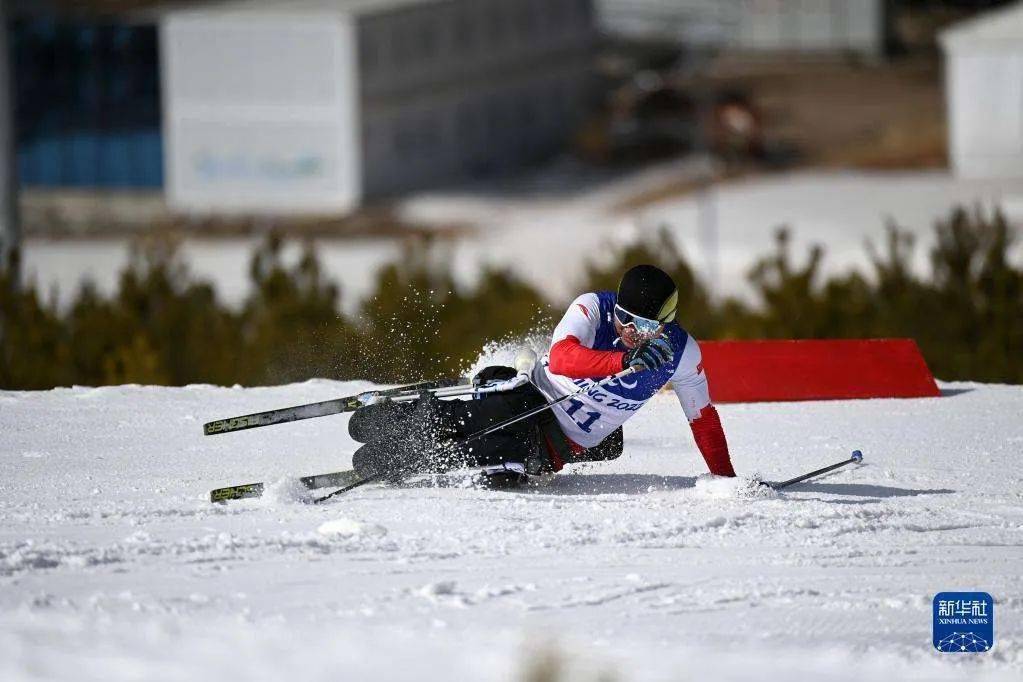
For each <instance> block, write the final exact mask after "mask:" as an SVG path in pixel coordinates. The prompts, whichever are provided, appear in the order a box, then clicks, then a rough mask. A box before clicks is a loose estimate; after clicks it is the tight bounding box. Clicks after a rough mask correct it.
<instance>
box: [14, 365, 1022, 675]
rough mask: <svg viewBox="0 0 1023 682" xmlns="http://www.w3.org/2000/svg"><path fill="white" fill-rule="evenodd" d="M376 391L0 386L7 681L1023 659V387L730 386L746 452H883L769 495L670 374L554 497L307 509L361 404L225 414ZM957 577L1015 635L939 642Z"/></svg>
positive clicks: (671, 670)
mask: <svg viewBox="0 0 1023 682" xmlns="http://www.w3.org/2000/svg"><path fill="white" fill-rule="evenodd" d="M365 387H366V384H365V383H359V382H349V383H336V382H328V381H310V382H307V383H302V384H296V385H290V386H281V387H270V388H248V389H244V388H237V387H236V388H219V387H212V386H189V387H185V388H155V387H142V386H122V387H110V388H83V387H76V388H69V389H67V388H66V389H57V390H53V391H47V392H38V393H16V392H0V679H3V680H5V681H12V682H13V681H17V680H37V679H67V680H105V681H109V680H129V679H130V680H139V679H145V680H185V679H188V680H196V679H225V678H231V679H240V680H280V679H293V680H303V681H310V680H368V679H404V680H424V679H425V680H453V679H465V680H468V679H472V680H516V679H526V675H527V670H528V668H529V666H530V661H535V660H537V659H538V658H542V657H543V656H545V655H553V654H551V653H550V652H552V651H553V652H557V655H560V656H561V657H562V659H563V660H564V664H565V666H566V669H567V671H568V672H567V673H566V676H565V677H564V678H563V679H579V680H597V679H609V678H608V677H607V675H611V674H613V675H616V677H615V679H618V680H622V681H623V682H626V681H632V680H654V679H657V680H686V679H694V680H696V679H715V680H718V679H764V678H765V677H766V676H767V675H768V674H770V675H772V676H774V677H775V678H776V679H813V680H857V681H858V682H861V681H864V680H866V681H869V680H885V681H888V680H895V679H900V680H902V679H929V680H933V679H973V680H983V679H1020V674H1021V670H1023V578H1021V575H1020V574H1021V568H1020V567H1021V566H1023V549H1021V546H1023V473H1021V471H1020V465H1021V459H1020V452H1021V451H1023V420H1021V419H1020V415H1021V414H1023V387H1019V386H997V385H980V384H962V383H957V384H944V385H943V388H944V389H945V393H946V395H945V397H942V398H938V399H927V400H873V401H852V402H818V403H787V404H786V403H780V404H748V405H725V406H722V408H721V413H722V420H723V422H724V424H725V428H726V430H727V432H728V436H729V439H730V443H731V449H732V451H733V453H734V454H733V458H734V461H735V465H736V468H737V469H738V470H740V472H747V473H748V472H753V471H759V472H761V473H762V474H763V475H764V476H765V478H768V479H773V480H779V479H782V478H788V477H790V476H794V475H796V474H799V473H802V472H803V471H805V470H808V469H811V468H816V467H819V466H822V465H824V464H828V463H830V462H832V461H837V460H840V459H844V458H845V457H847V456H848V453H849V451H850V450H851V449H853V448H861V449H862V450H863V452H864V453H865V456H866V460H865V461H866V464H865V465H863V466H862V467H860V468H846V469H844V470H841V471H840V472H839V473H836V474H834V475H832V476H829V477H826V478H824V479H821V480H817V481H814V482H812V483H807V484H803V485H801V486H799V487H796V488H793V489H791V491H790V492H786V493H784V494H783V495H778V496H777V497H772V498H767V499H752V500H751V499H740V498H738V497H737V496H736V495H735V494H734V492H733V485H732V484H731V483H730V482H727V481H722V480H711V479H708V478H706V477H700V474H701V473H702V472H703V471H704V468H703V465H702V461H701V459H700V457H699V455H698V454H697V452H696V450H695V447H694V445H693V443H692V440H691V435H690V434H689V430H688V428H687V426H686V424H685V421H684V419H683V418H682V417H681V413H680V410H679V408H678V406H677V404H676V403H675V399H674V397H673V396H670V395H660V396H657V397H655V398H654V400H653V401H651V403H650V404H649V405H648V406H647V407H646V408H645V409H644V410H643V411H642V412H640V413H639V414H638V415H637V416H636V417H635V419H634V420H633V421H630V422H629V424H628V426H627V428H626V454H625V455H624V456H623V457H622V458H620V459H619V460H617V461H614V462H607V463H600V464H590V465H583V466H579V467H576V468H572V469H570V470H568V471H567V472H566V473H563V474H562V475H560V476H559V477H558V478H557V479H556V480H555V481H554V483H553V484H552V485H551V486H550V487H547V488H544V489H540V490H538V491H534V492H488V491H480V490H475V489H471V488H467V487H464V486H463V485H461V479H460V478H459V477H457V476H449V477H446V478H444V479H443V480H441V481H437V482H435V483H440V485H427V484H426V483H423V484H421V485H414V486H411V487H406V488H400V489H395V488H386V487H379V486H367V487H365V488H361V489H359V490H356V491H353V492H352V493H350V494H348V495H347V496H343V497H340V498H338V499H336V500H334V501H332V502H331V503H328V504H324V505H321V506H312V505H307V504H303V503H302V502H300V501H299V499H298V496H297V495H296V493H294V492H293V490H292V486H291V485H289V483H288V480H287V479H286V477H288V476H293V475H298V474H310V473H319V472H325V471H331V470H334V469H337V468H339V467H345V466H347V465H348V464H349V462H350V457H351V454H352V452H353V451H354V449H355V444H354V443H353V442H352V441H351V440H350V439H349V438H348V437H347V433H346V429H345V426H346V421H347V417H344V416H337V417H327V418H322V419H315V420H310V421H305V422H299V423H293V424H289V425H282V426H276V427H270V428H263V429H254V430H251V431H246V432H241V433H237V434H231V435H220V436H215V437H208V438H207V437H203V436H202V429H201V424H202V423H203V422H204V421H208V420H210V419H213V418H217V417H224V416H229V415H234V414H243V413H247V412H252V411H256V410H262V409H267V408H272V407H280V406H285V405H289V404H295V403H301V402H308V401H314V400H323V399H327V398H330V397H335V396H338V395H343V394H348V393H351V392H353V391H357V390H361V389H363V388H365ZM261 479H263V480H269V481H277V483H276V484H275V485H273V486H272V489H271V492H270V494H269V495H268V496H267V497H266V498H264V499H262V500H253V501H245V502H241V503H235V504H232V505H229V506H214V505H211V504H210V503H209V502H208V501H207V499H206V496H207V494H208V490H209V489H210V488H212V487H216V486H220V485H225V484H230V483H240V482H247V481H251V480H261ZM945 590H966V591H969V590H983V591H987V592H990V593H991V594H992V595H993V596H994V597H995V599H996V608H995V633H996V634H995V637H996V644H995V648H994V650H993V651H991V652H989V653H986V654H980V655H949V654H939V653H936V652H935V651H934V650H933V649H932V647H931V644H930V636H931V632H930V628H931V599H932V597H933V595H934V594H935V593H936V592H939V591H945ZM602 675H603V676H604V677H601V676H602Z"/></svg>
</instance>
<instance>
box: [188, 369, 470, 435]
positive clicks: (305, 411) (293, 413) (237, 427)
mask: <svg viewBox="0 0 1023 682" xmlns="http://www.w3.org/2000/svg"><path fill="white" fill-rule="evenodd" d="M457 383H458V382H457V381H453V380H441V381H421V382H419V383H415V384H408V385H405V386H398V387H396V388H387V389H383V390H377V391H365V392H364V393H359V394H357V395H352V396H348V397H345V398H335V399H333V400H324V401H322V402H318V403H308V404H306V405H295V406H294V407H284V408H281V409H277V410H267V411H266V412H256V413H253V414H246V415H242V416H240V417H227V418H225V419H217V420H215V421H211V422H208V423H206V424H203V426H202V430H203V435H206V436H214V435H217V434H219V433H233V432H235V431H244V430H245V429H254V428H258V427H261V426H273V425H274V424H285V423H287V422H293V421H298V420H300V419H312V418H314V417H326V416H327V415H331V414H341V413H343V412H354V411H355V410H357V409H359V408H360V407H363V406H365V405H367V404H369V403H370V402H371V401H372V400H373V399H375V398H389V397H396V396H405V395H413V396H414V395H417V394H418V393H419V392H421V391H429V390H434V389H441V388H445V387H448V386H455V385H457Z"/></svg>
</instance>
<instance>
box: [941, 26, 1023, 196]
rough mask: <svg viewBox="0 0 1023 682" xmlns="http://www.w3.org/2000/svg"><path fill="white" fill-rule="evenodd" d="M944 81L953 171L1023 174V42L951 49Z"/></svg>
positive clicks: (979, 175)
mask: <svg viewBox="0 0 1023 682" xmlns="http://www.w3.org/2000/svg"><path fill="white" fill-rule="evenodd" d="M945 81H946V94H945V96H946V101H947V106H948V125H949V136H948V139H949V156H950V160H951V162H952V166H953V168H954V169H955V172H956V174H957V175H959V176H962V177H970V178H984V177H1023V45H1019V46H1016V47H1009V46H1007V47H1003V48H984V47H968V46H964V47H962V48H960V49H956V50H950V51H948V52H947V58H946V62H945Z"/></svg>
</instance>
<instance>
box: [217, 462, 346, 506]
mask: <svg viewBox="0 0 1023 682" xmlns="http://www.w3.org/2000/svg"><path fill="white" fill-rule="evenodd" d="M298 480H299V482H300V483H301V484H302V485H304V486H305V487H306V488H307V489H309V490H316V489H318V488H333V487H345V486H349V485H351V484H353V483H356V482H358V481H360V480H362V479H360V477H359V475H358V474H357V473H355V471H353V470H351V469H348V470H346V471H334V472H331V473H329V474H317V475H316V476H303V477H302V478H300V479H298ZM265 488H266V485H265V484H264V483H243V484H241V485H232V486H228V487H226V488H217V489H216V490H211V491H210V502H222V503H223V502H229V501H230V500H245V499H252V498H256V497H261V496H262V495H263V491H264V489H265Z"/></svg>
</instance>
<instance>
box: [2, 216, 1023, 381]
mask: <svg viewBox="0 0 1023 682" xmlns="http://www.w3.org/2000/svg"><path fill="white" fill-rule="evenodd" d="M936 236H937V242H936V244H935V246H934V248H933V249H932V252H931V254H930V256H931V260H930V262H931V273H930V276H929V277H926V278H921V277H919V276H917V275H916V274H914V272H913V270H912V269H911V267H910V263H911V262H912V258H913V253H914V244H913V240H912V238H911V236H910V235H908V234H907V233H905V232H904V231H902V230H900V229H899V228H898V227H897V226H895V225H889V226H888V233H887V239H886V242H885V243H884V244H883V245H882V246H881V247H880V248H879V247H876V246H875V245H873V244H868V245H867V248H868V255H869V257H870V260H871V271H870V272H868V273H864V274H859V273H852V274H848V275H842V276H836V277H831V278H828V279H826V280H823V278H822V276H821V273H820V266H821V263H822V262H823V258H824V250H823V248H821V247H820V246H814V247H812V248H811V249H810V252H809V254H808V256H807V258H806V260H805V261H804V262H802V263H801V264H796V263H794V259H793V256H792V254H791V248H790V240H789V234H788V232H787V231H786V230H781V231H779V233H778V236H777V241H776V248H775V250H774V252H773V253H771V254H767V255H765V256H764V257H762V258H761V259H759V260H758V261H757V262H756V263H755V265H754V266H753V267H752V268H751V270H750V273H749V277H750V282H751V283H752V285H753V287H754V290H755V292H756V294H757V297H758V299H759V300H758V303H757V304H756V305H752V306H750V305H747V304H744V303H742V302H740V301H737V300H731V299H727V300H724V301H720V302H715V301H714V300H713V299H712V298H711V297H710V296H709V294H708V291H707V289H706V288H705V287H704V285H703V284H702V283H701V282H700V281H699V279H698V278H697V277H696V276H695V275H694V272H693V270H692V268H691V267H690V266H689V265H688V263H687V262H686V259H685V257H684V254H683V253H682V252H681V251H680V249H679V248H678V247H677V245H676V244H675V242H674V241H673V240H672V239H671V237H670V235H669V234H668V233H667V232H666V231H661V232H660V233H659V234H658V235H656V236H655V237H654V238H653V239H652V240H651V241H650V242H648V243H644V242H640V243H636V244H633V245H630V246H627V247H624V248H619V249H612V250H611V251H610V252H609V256H610V258H609V259H607V260H605V261H602V262H601V263H599V264H597V263H589V264H588V265H587V267H586V271H585V275H584V279H583V281H582V282H581V283H580V286H579V291H594V290H600V289H614V288H615V287H617V284H618V278H619V277H620V276H621V273H622V272H624V271H625V270H626V269H627V268H628V267H631V266H633V265H636V264H639V263H654V264H656V265H659V266H660V267H662V268H664V269H665V270H666V271H667V272H669V273H670V274H671V275H672V276H673V277H674V278H675V281H676V282H677V283H678V284H679V290H680V305H679V318H678V319H679V322H680V323H681V324H682V325H683V326H685V327H686V328H687V329H688V330H689V331H690V332H692V333H693V334H694V335H695V336H696V337H697V338H772V337H773V338H827V337H839V338H842V337H846V338H849V337H885V336H909V337H912V338H915V339H916V340H917V341H918V343H919V344H920V347H921V349H922V350H923V352H924V355H925V357H926V358H927V360H928V362H929V363H930V366H931V368H932V369H933V370H934V372H935V374H936V375H937V376H939V377H941V378H943V379H975V380H981V381H1004V382H1014V383H1023V272H1021V270H1020V269H1019V268H1016V267H1014V266H1013V265H1012V264H1010V263H1009V261H1008V254H1009V251H1010V247H1011V243H1012V234H1011V231H1010V229H1009V226H1008V225H1007V223H1006V221H1005V220H1004V218H1003V217H1002V216H1000V215H998V214H995V215H990V216H988V215H985V214H983V213H982V212H980V211H974V212H967V211H965V210H962V209H957V210H955V211H954V212H953V213H952V214H951V215H950V216H949V218H948V219H946V220H943V221H940V222H939V223H938V225H937V226H936ZM281 247H282V241H281V239H280V237H278V236H276V235H270V236H269V237H268V238H267V239H266V240H265V241H264V243H262V244H261V245H260V246H259V247H258V249H257V250H256V252H255V254H254V255H253V258H252V261H251V267H250V276H251V279H252V291H251V294H250V295H249V297H248V299H247V300H246V301H245V303H244V305H243V306H242V308H241V310H238V311H234V310H231V309H230V308H228V307H226V306H224V305H223V304H222V303H220V302H219V301H218V300H217V298H216V296H215V294H214V291H213V288H212V287H211V286H210V285H209V284H207V283H204V282H197V281H194V280H193V279H192V278H191V277H190V276H189V273H188V271H187V269H186V268H185V267H184V266H183V265H182V263H181V260H180V258H179V257H178V250H177V244H176V243H174V242H168V241H165V240H144V241H141V242H139V243H138V244H137V245H136V246H135V247H134V249H133V252H132V258H131V261H130V264H129V266H128V267H127V268H126V269H125V271H124V272H123V273H122V274H121V276H120V282H119V286H118V290H117V293H116V294H115V295H114V296H113V297H111V298H109V299H107V298H104V297H102V296H100V295H99V294H98V293H97V291H96V289H95V287H94V286H92V285H91V284H88V283H86V284H85V285H83V286H82V287H81V289H80V291H79V292H78V295H77V297H76V298H75V300H74V302H73V304H72V305H71V306H70V308H69V309H68V310H67V311H65V312H62V313H61V312H58V311H57V309H56V307H55V305H54V304H53V303H44V302H43V301H42V300H41V298H40V296H39V295H38V293H37V291H36V289H35V287H33V286H29V287H27V288H24V289H22V290H21V291H16V290H15V289H14V288H13V287H11V286H10V285H9V284H10V283H9V282H5V281H3V280H2V279H0V387H2V388H8V389H44V388H49V387H52V386H58V385H69V384H88V385H101V384H111V383H151V384H172V385H180V384H187V383H197V382H207V383H215V384H233V383H241V384H248V385H252V384H266V383H283V382H291V381H300V380H304V379H307V378H309V377H314V376H315V377H330V378H367V379H373V380H377V381H387V382H400V381H411V380H415V379H422V378H433V377H438V376H452V375H455V374H457V373H458V372H459V370H462V369H464V368H465V367H466V366H467V364H468V363H471V362H472V361H473V360H474V359H475V358H476V356H477V355H478V353H479V351H480V349H481V348H482V347H483V345H484V344H485V343H486V342H487V341H489V340H493V339H499V338H511V337H521V336H523V335H525V334H527V333H529V332H533V331H535V330H537V329H541V328H542V329H544V330H549V329H550V328H551V327H552V326H553V324H554V322H555V320H556V318H557V317H558V315H559V314H560V312H561V306H556V307H555V308H553V309H552V308H551V307H550V305H549V304H548V303H547V302H546V301H545V300H544V299H543V298H542V297H541V296H540V294H539V292H537V291H536V290H535V289H534V288H533V287H531V286H529V285H528V284H526V283H524V282H522V281H521V280H519V279H518V278H516V277H515V276H514V275H512V274H511V273H510V272H508V271H505V270H499V269H491V268H488V269H484V270H483V272H482V274H481V275H480V277H479V279H478V281H477V282H476V284H475V285H474V286H472V287H469V288H460V287H458V286H456V284H455V282H454V279H453V276H452V274H451V268H450V267H449V265H448V260H449V256H450V254H449V253H448V252H446V251H444V250H443V249H439V248H437V247H436V246H435V245H430V244H429V243H418V244H411V245H409V246H407V247H406V249H405V251H404V252H403V254H402V256H401V258H399V259H398V260H397V261H396V262H394V263H391V264H389V265H387V266H385V267H384V268H382V269H381V270H380V271H379V272H378V273H377V274H376V276H375V287H374V291H373V294H372V295H371V296H369V297H368V298H367V299H366V300H365V301H363V302H362V303H361V305H360V307H359V314H358V316H357V317H356V318H355V319H348V318H346V317H345V316H344V315H340V314H338V313H337V310H338V308H339V301H340V296H341V292H340V291H339V289H338V288H337V286H336V285H335V284H334V283H332V282H330V281H328V280H327V279H326V278H325V277H324V275H323V273H322V271H321V269H320V266H319V262H318V261H317V259H316V256H315V252H314V250H313V248H312V246H311V245H308V244H307V245H306V247H305V249H304V251H303V254H302V257H301V259H300V260H299V262H298V263H297V264H296V265H294V266H293V267H287V266H285V264H284V263H283V262H282V258H281ZM822 280H823V281H822ZM565 303H567V301H566V302H562V304H561V305H564V304H565Z"/></svg>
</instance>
